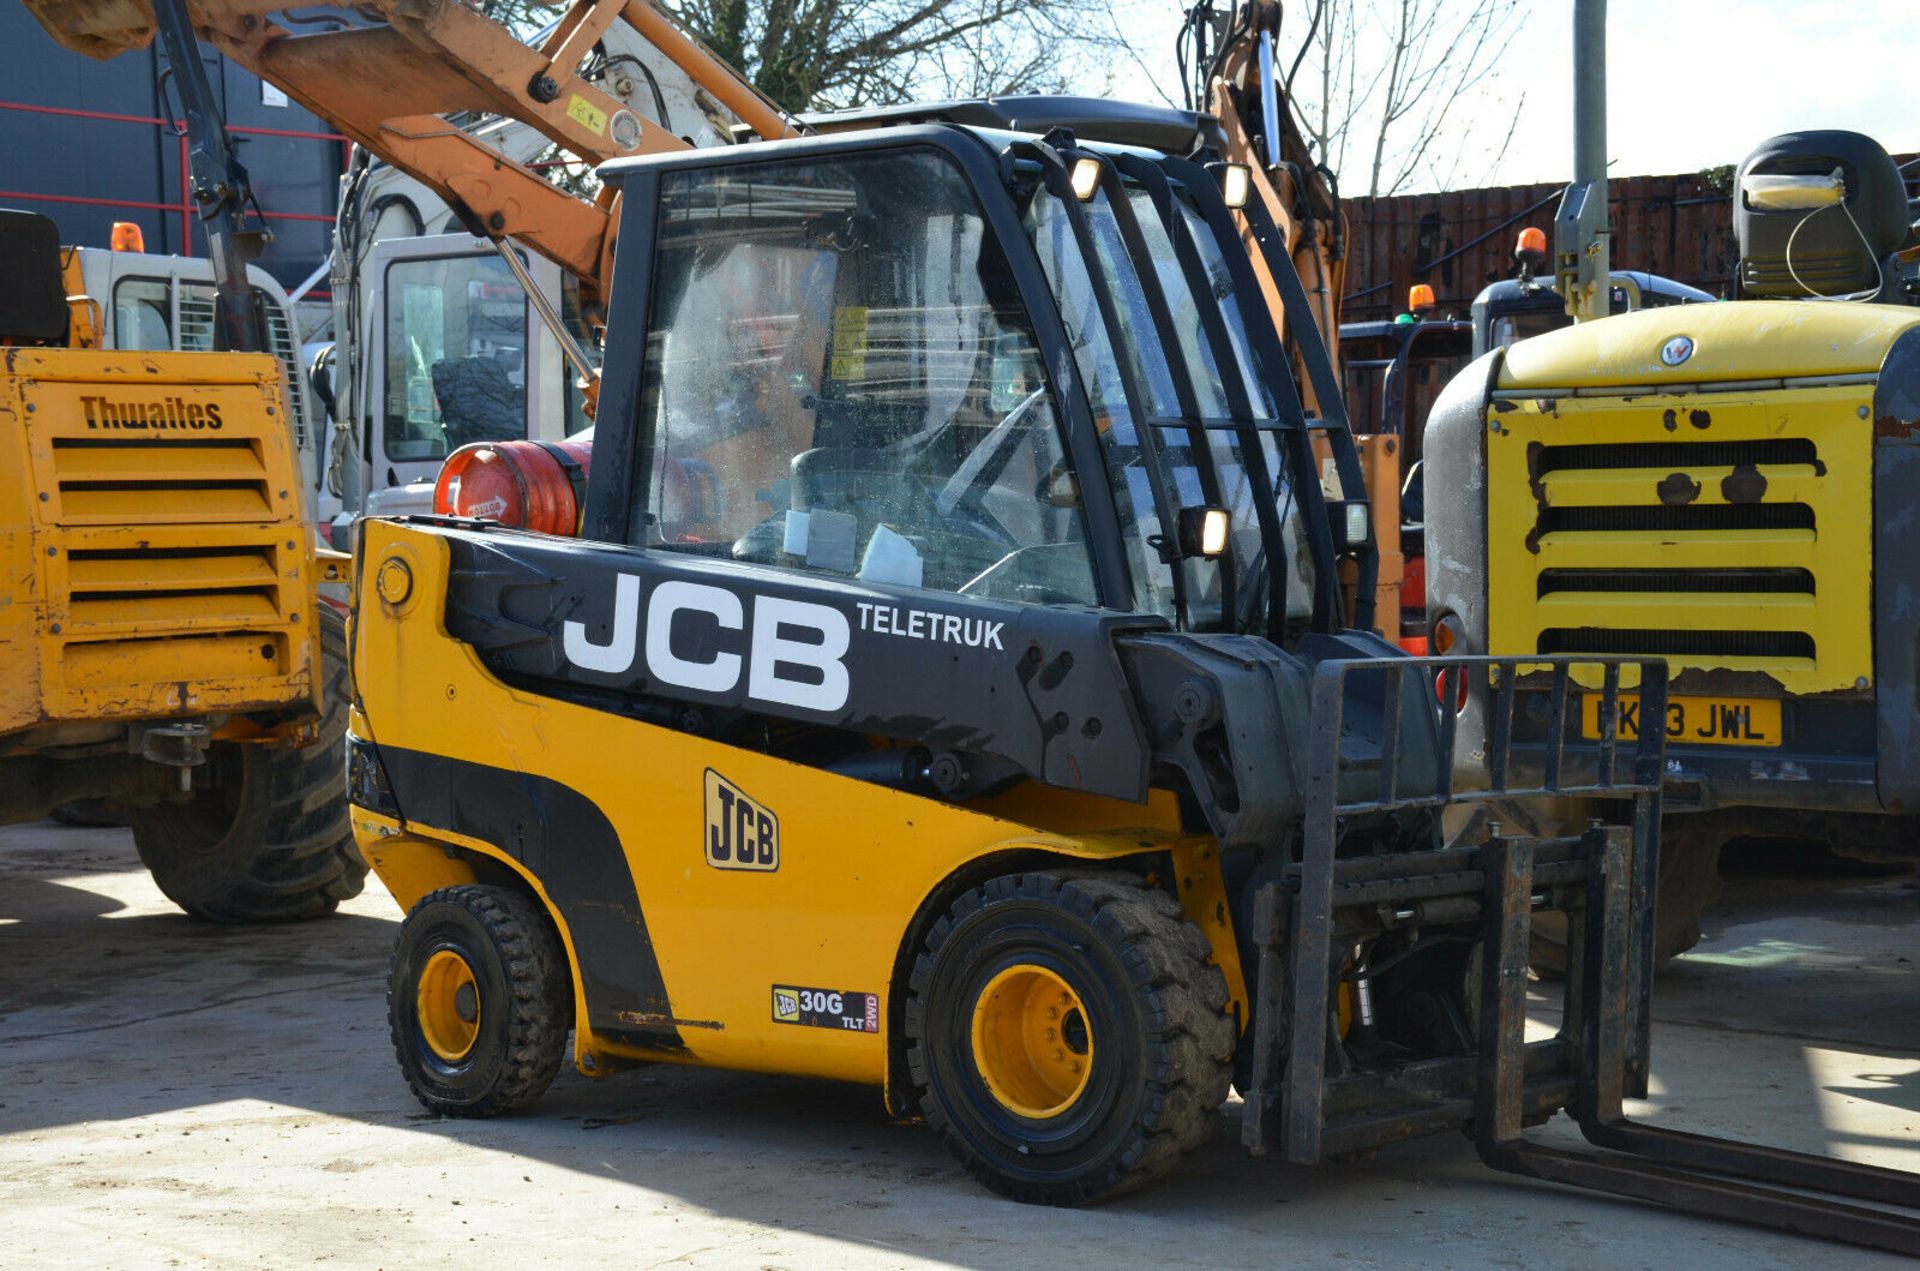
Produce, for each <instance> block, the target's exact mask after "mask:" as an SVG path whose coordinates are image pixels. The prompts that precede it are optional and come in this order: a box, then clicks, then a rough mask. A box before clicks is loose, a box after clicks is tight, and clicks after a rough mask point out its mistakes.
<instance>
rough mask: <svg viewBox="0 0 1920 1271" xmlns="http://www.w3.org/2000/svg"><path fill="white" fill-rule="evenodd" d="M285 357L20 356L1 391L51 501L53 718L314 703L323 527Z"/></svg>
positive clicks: (41, 594)
mask: <svg viewBox="0 0 1920 1271" xmlns="http://www.w3.org/2000/svg"><path fill="white" fill-rule="evenodd" d="M276 361H277V360H276V359H269V358H266V357H262V356H259V355H251V354H221V353H176V352H171V351H151V352H149V351H132V352H129V353H127V354H124V355H122V356H120V357H118V358H115V359H108V360H104V361H103V359H102V358H101V357H100V355H99V354H97V353H93V352H90V351H84V350H50V351H29V352H24V353H23V352H20V351H15V357H14V359H13V362H12V363H10V365H13V366H14V369H15V372H16V373H15V374H14V375H13V376H12V377H11V378H8V377H0V392H11V393H12V394H14V404H13V410H12V415H13V417H14V418H15V419H18V420H24V421H25V423H26V427H25V428H24V429H23V430H22V431H21V433H20V435H19V437H18V441H19V445H20V453H21V454H22V455H23V457H24V458H25V460H26V462H27V463H28V465H29V466H30V468H31V472H32V485H31V487H30V488H33V489H35V490H37V491H38V497H37V498H36V499H35V502H34V505H33V506H34V511H33V531H32V533H33V536H32V543H33V549H32V559H33V561H34V566H33V573H34V577H33V586H34V587H36V588H37V591H36V592H35V593H34V594H33V599H34V601H35V603H36V605H37V606H38V607H39V609H40V611H41V612H42V613H43V614H44V619H43V621H44V627H43V628H42V630H43V632H44V638H43V639H42V641H41V642H40V645H39V700H38V701H37V702H36V703H35V712H36V713H37V714H38V715H39V716H40V717H43V718H47V719H141V718H159V717H166V716H173V715H182V714H205V713H211V712H227V711H237V712H248V711H257V710H280V709H284V708H291V707H301V706H304V705H305V704H308V703H310V702H311V701H312V659H313V654H314V650H315V641H314V637H313V635H312V633H313V631H314V629H315V626H314V623H315V615H314V613H313V603H314V601H313V595H312V581H311V574H312V570H311V567H310V556H309V553H310V551H311V547H310V543H311V531H310V529H309V528H308V526H307V525H306V523H305V519H304V517H303V516H302V514H301V500H300V494H301V490H300V489H299V487H298V483H297V479H296V472H297V469H296V466H295V463H296V459H295V455H296V452H295V451H294V448H293V445H292V440H291V436H290V434H289V430H288V428H287V421H286V417H285V405H284V401H285V399H284V398H283V397H282V396H281V388H280V383H279V376H278V375H277V374H275V367H276ZM29 722H30V721H29Z"/></svg>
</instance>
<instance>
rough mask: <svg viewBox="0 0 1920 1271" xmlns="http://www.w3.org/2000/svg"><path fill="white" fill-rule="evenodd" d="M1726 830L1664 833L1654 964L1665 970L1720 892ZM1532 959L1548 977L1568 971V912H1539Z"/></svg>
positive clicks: (1689, 944) (1694, 938)
mask: <svg viewBox="0 0 1920 1271" xmlns="http://www.w3.org/2000/svg"><path fill="white" fill-rule="evenodd" d="M1724 844H1725V836H1724V835H1723V834H1721V833H1720V832H1719V831H1717V830H1713V829H1711V828H1708V829H1702V830H1695V829H1693V828H1691V827H1689V826H1686V825H1684V823H1683V824H1682V825H1680V826H1678V827H1675V826H1673V825H1672V824H1671V823H1669V825H1668V826H1667V828H1666V829H1665V832H1664V833H1663V834H1662V835H1661V837H1660V882H1659V888H1660V891H1659V895H1658V897H1657V898H1656V901H1657V903H1656V905H1655V908H1654V917H1653V968H1654V970H1655V971H1665V970H1666V969H1667V967H1668V966H1670V965H1671V964H1672V963H1673V960H1674V959H1675V958H1677V957H1679V956H1680V955H1681V954H1683V953H1685V952H1686V951H1687V950H1688V949H1691V948H1693V946H1694V945H1696V944H1699V943H1700V918H1701V916H1702V915H1704V914H1705V913H1706V912H1707V907H1708V906H1709V905H1711V904H1713V902H1714V901H1716V900H1718V899H1719V898H1720V892H1721V885H1720V849H1721V847H1722V846H1724ZM1528 960H1529V961H1530V962H1531V963H1532V965H1533V969H1534V970H1535V971H1537V972H1538V973H1539V974H1540V975H1542V976H1543V977H1545V978H1547V979H1561V978H1564V977H1565V975H1566V973H1567V916H1566V915H1565V914H1564V913H1560V912H1558V911H1553V912H1546V913H1539V914H1535V915H1534V920H1533V933H1532V947H1531V949H1530V950H1529V955H1528Z"/></svg>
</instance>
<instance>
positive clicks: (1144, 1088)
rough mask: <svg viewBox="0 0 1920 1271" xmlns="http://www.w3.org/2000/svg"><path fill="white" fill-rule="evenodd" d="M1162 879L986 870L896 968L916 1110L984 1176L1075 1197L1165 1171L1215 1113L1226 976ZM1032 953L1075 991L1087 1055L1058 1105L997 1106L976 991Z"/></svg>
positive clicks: (1113, 1190) (1028, 1191) (1035, 962)
mask: <svg viewBox="0 0 1920 1271" xmlns="http://www.w3.org/2000/svg"><path fill="white" fill-rule="evenodd" d="M1209 953H1210V950H1209V948H1208V945H1207V939H1206V936H1205V935H1203V934H1202V933H1201V931H1200V930H1199V928H1197V927H1195V926H1194V925H1193V924H1191V923H1189V922H1187V921H1186V920H1185V918H1183V917H1182V915H1181V912H1180V906H1179V904H1178V902H1176V901H1175V900H1174V898H1173V897H1172V896H1170V895H1168V894H1167V893H1166V892H1164V891H1161V890H1159V889H1157V888H1153V887H1150V886H1148V885H1147V884H1146V883H1145V882H1144V881H1143V880H1142V879H1141V878H1139V877H1138V876H1137V875H1134V874H1131V873H1128V872H1125V871H1121V870H1067V871H1060V872H1049V873H1031V874H1018V875H1011V876H1008V877H1004V878H997V879H993V880H991V881H990V882H988V883H986V884H985V885H983V886H981V887H978V888H975V889H974V890H972V891H969V892H967V893H965V894H964V895H962V896H961V897H960V898H959V899H958V900H956V901H955V902H954V903H953V905H952V907H951V908H950V909H949V910H948V912H947V913H946V914H944V915H942V916H941V917H940V918H939V919H938V920H937V921H936V922H935V923H934V924H933V927H932V929H931V930H930V931H929V932H928V933H927V936H926V938H925V940H924V942H923V944H922V947H921V950H920V952H919V954H918V956H917V957H916V959H915V961H914V965H913V968H912V971H911V973H910V977H909V986H908V996H907V1001H906V1007H905V1034H906V1041H907V1046H908V1050H907V1064H908V1068H909V1071H910V1073H911V1075H912V1079H913V1082H914V1085H915V1088H916V1090H917V1092H918V1096H919V1101H920V1107H921V1109H922V1111H923V1112H924V1113H925V1115H926V1118H927V1122H928V1124H929V1125H931V1126H932V1127H933V1128H934V1129H935V1130H937V1131H938V1132H939V1133H940V1135H941V1137H942V1139H944V1140H945V1142H946V1144H947V1146H948V1148H949V1150H951V1151H952V1152H953V1153H954V1154H955V1155H956V1156H957V1157H958V1158H959V1159H960V1160H961V1162H962V1163H964V1164H965V1165H966V1166H967V1168H968V1169H969V1170H970V1171H971V1172H972V1173H973V1175H974V1176H975V1177H976V1178H978V1179H979V1180H980V1181H981V1182H982V1183H983V1184H985V1185H986V1186H987V1187H989V1188H991V1189H992V1190H994V1191H996V1192H999V1193H1001V1194H1002V1195H1006V1196H1010V1197H1012V1198H1014V1199H1016V1200H1021V1201H1029V1202H1037V1203H1044V1204H1055V1205H1075V1204H1084V1203H1087V1202H1090V1201H1095V1200H1099V1199H1102V1198H1104V1197H1108V1196H1113V1195H1117V1194H1119V1193H1121V1192H1125V1191H1129V1190H1131V1189H1133V1188H1136V1187H1139V1186H1141V1185H1142V1184H1144V1183H1147V1182H1149V1181H1151V1180H1153V1179H1155V1178H1158V1177H1160V1176H1162V1175H1164V1174H1166V1173H1167V1172H1169V1171H1170V1170H1171V1169H1172V1168H1173V1167H1174V1165H1175V1164H1176V1163H1177V1162H1178V1161H1179V1159H1180V1157H1181V1156H1182V1155H1183V1154H1184V1153H1186V1152H1188V1151H1190V1150H1191V1149H1193V1148H1195V1147H1198V1146H1199V1145H1200V1144H1201V1143H1203V1142H1205V1141H1206V1140H1207V1139H1208V1138H1209V1137H1210V1136H1211V1135H1212V1133H1213V1130H1214V1128H1215V1126H1216V1116H1215V1114H1216V1113H1217V1111H1218V1109H1219V1107H1220V1104H1221V1103H1222V1101H1224V1100H1225V1098H1226V1095H1227V1088H1228V1083H1229V1077H1230V1074H1231V1070H1232V1061H1233V1049H1234V1040H1235V1038H1234V1028H1233V1023H1232V1020H1231V1019H1230V1017H1229V1016H1228V1015H1227V1014H1226V1005H1227V985H1226V979H1225V977H1224V976H1223V975H1222V974H1221V972H1220V969H1219V968H1218V967H1216V966H1214V965H1213V964H1212V963H1211V962H1209V961H1208V958H1209ZM1029 965H1031V966H1038V967H1043V968H1045V969H1046V970H1047V971H1048V972H1050V973H1051V974H1053V975H1056V976H1058V977H1060V978H1061V979H1062V980H1063V981H1064V982H1066V983H1067V984H1068V985H1070V987H1071V989H1072V991H1073V992H1074V993H1075V994H1076V995H1077V996H1078V998H1079V999H1080V1001H1081V1002H1082V1003H1084V1006H1085V1013H1086V1017H1087V1018H1086V1021H1085V1022H1086V1027H1087V1030H1088V1032H1089V1034H1090V1036H1091V1038H1092V1044H1091V1054H1090V1069H1091V1071H1090V1072H1089V1074H1088V1076H1087V1079H1086V1081H1085V1083H1084V1086H1083V1087H1082V1089H1081V1090H1080V1091H1079V1092H1078V1093H1076V1094H1075V1095H1074V1096H1073V1097H1072V1101H1071V1103H1069V1104H1068V1105H1067V1106H1066V1107H1065V1108H1064V1110H1061V1111H1059V1112H1058V1113H1057V1114H1054V1115H1049V1116H1047V1117H1046V1118H1045V1119H1035V1118H1032V1117H1028V1116H1023V1115H1020V1114H1018V1113H1016V1112H1015V1111H1013V1110H1011V1109H1009V1108H1008V1107H1007V1106H1005V1105H1004V1104H1003V1102H1002V1101H1001V1100H999V1099H998V1098H996V1096H995V1094H994V1093H993V1092H992V1091H991V1090H990V1089H989V1088H988V1085H987V1082H986V1080H985V1079H984V1078H983V1077H982V1075H981V1071H980V1067H979V1065H978V1063H977V1062H976V1060H975V1051H974V1044H973V1040H972V1031H971V1029H972V1019H973V1012H974V1007H975V1004H976V1002H977V1001H978V1000H979V999H980V997H981V994H982V992H983V990H984V988H985V986H986V985H987V984H988V983H989V982H990V981H991V980H992V979H993V977H994V976H995V975H996V974H999V973H1001V972H1002V971H1004V970H1006V969H1008V968H1013V967H1019V966H1029Z"/></svg>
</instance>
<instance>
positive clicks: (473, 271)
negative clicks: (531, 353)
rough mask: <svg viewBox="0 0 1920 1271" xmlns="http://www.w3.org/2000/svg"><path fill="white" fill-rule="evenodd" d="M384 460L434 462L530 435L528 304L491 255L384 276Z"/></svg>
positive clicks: (407, 267)
mask: <svg viewBox="0 0 1920 1271" xmlns="http://www.w3.org/2000/svg"><path fill="white" fill-rule="evenodd" d="M385 322H386V356H387V386H386V401H385V403H384V406H383V417H384V420H385V429H386V453H387V457H388V458H389V459H395V460H406V461H415V460H432V459H440V458H444V457H445V456H446V455H447V454H448V453H449V452H451V451H453V450H455V449H458V448H459V447H461V446H464V445H466V444H468V443H469V442H474V441H507V440H511V439H513V438H516V437H521V436H524V435H525V433H526V419H527V362H526V358H527V300H526V296H525V295H524V294H523V293H522V292H521V290H520V286H519V284H518V283H517V282H515V281H514V277H513V274H512V273H511V272H510V271H509V270H508V269H507V267H506V265H505V263H504V262H502V261H501V260H499V259H498V258H497V257H491V256H448V257H437V258H426V259H405V260H396V261H393V262H392V263H391V264H389V265H388V266H387V277H386V318H385Z"/></svg>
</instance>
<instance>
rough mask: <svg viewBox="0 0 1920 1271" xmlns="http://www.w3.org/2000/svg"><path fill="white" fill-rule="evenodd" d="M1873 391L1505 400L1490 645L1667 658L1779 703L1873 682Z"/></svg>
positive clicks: (1494, 443)
mask: <svg viewBox="0 0 1920 1271" xmlns="http://www.w3.org/2000/svg"><path fill="white" fill-rule="evenodd" d="M1870 392H1871V389H1870V388H1869V389H1863V388H1862V387H1859V386H1838V387H1818V386H1816V387H1810V388H1798V389H1773V390H1770V391H1767V392H1758V391H1756V392H1753V393H1745V394H1743V393H1735V392H1730V391H1729V392H1716V393H1713V394H1708V395H1687V396H1681V395H1675V396H1672V397H1665V398H1663V397H1660V396H1658V395H1654V394H1647V395H1644V396H1638V397H1631V398H1630V397H1620V398H1604V397H1594V398H1579V399H1569V398H1561V399H1559V400H1557V401H1549V402H1545V403H1542V402H1539V401H1530V400H1527V399H1526V398H1525V396H1524V393H1513V394H1512V395H1511V397H1509V394H1507V393H1506V392H1505V391H1503V393H1502V396H1503V398H1508V403H1507V404H1508V409H1506V410H1505V411H1502V412H1499V413H1497V414H1494V415H1491V416H1490V417H1489V422H1490V424H1493V425H1497V426H1495V427H1491V428H1490V430H1489V432H1488V435H1487V462H1488V492H1487V526H1488V543H1487V559H1488V570H1489V583H1488V637H1489V652H1491V653H1495V654H1520V653H1541V654H1624V655H1654V656H1662V657H1665V658H1667V659H1668V661H1669V663H1670V665H1671V668H1672V670H1673V671H1674V673H1675V674H1680V673H1682V672H1684V671H1686V670H1688V669H1690V668H1701V669H1720V670H1736V671H1757V672H1761V673H1763V674H1766V675H1768V676H1770V677H1772V678H1773V679H1775V680H1777V681H1778V682H1780V683H1781V685H1782V686H1783V687H1784V688H1786V689H1787V691H1790V692H1803V691H1826V690H1831V689H1837V688H1846V689H1853V688H1856V687H1859V686H1861V685H1862V684H1864V683H1866V682H1868V681H1870V679H1871V676H1872V649H1871V641H1870V635H1869V629H1870V627H1871V625H1872V624H1871V619H1870V615H1871V612H1872V610H1871V578H1872V517H1871V515H1870V509H1871V507H1872V489H1871V475H1870V474H1871V470H1872V467H1871V458H1872V449H1871V448H1872V429H1871V426H1870V425H1869V424H1868V423H1866V422H1865V421H1864V418H1863V415H1862V412H1861V405H1862V403H1863V402H1864V401H1867V400H1868V398H1866V397H1865V396H1863V394H1869V393H1870ZM1514 403H1517V408H1516V406H1515V404H1514Z"/></svg>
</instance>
